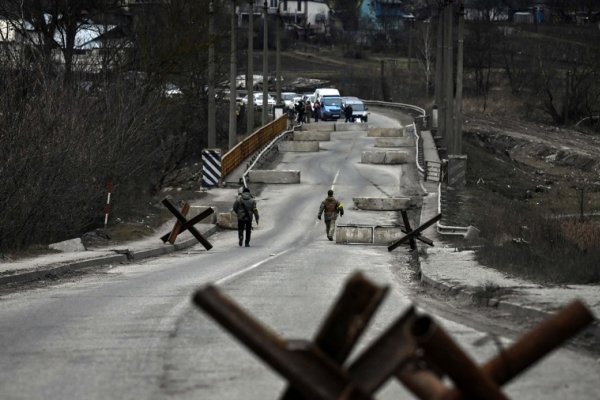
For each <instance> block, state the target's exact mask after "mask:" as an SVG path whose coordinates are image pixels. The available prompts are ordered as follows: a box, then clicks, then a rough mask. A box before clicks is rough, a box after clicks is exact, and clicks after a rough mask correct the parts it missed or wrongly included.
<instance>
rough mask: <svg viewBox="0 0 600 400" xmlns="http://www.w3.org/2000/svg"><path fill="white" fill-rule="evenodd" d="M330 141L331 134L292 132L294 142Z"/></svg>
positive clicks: (324, 132) (323, 132) (322, 132)
mask: <svg viewBox="0 0 600 400" xmlns="http://www.w3.org/2000/svg"><path fill="white" fill-rule="evenodd" d="M329 140H331V132H326V131H296V132H294V141H298V142H303V141H319V142H327V141H329Z"/></svg>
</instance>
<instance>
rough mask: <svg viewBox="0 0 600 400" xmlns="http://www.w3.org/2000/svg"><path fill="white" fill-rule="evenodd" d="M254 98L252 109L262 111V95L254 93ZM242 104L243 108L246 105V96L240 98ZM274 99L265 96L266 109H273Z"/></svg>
mask: <svg viewBox="0 0 600 400" xmlns="http://www.w3.org/2000/svg"><path fill="white" fill-rule="evenodd" d="M252 96H253V97H254V99H253V102H254V108H257V109H262V107H263V94H262V93H260V92H256V93H253V95H252ZM242 104H244V105H245V106H247V105H248V95H246V96H244V98H242ZM275 104H276V102H275V99H274V98H273V97H271V96H270V95H267V108H273V107H275Z"/></svg>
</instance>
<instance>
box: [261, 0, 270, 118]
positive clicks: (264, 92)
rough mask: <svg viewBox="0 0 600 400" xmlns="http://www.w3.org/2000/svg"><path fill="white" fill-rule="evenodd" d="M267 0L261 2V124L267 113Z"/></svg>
mask: <svg viewBox="0 0 600 400" xmlns="http://www.w3.org/2000/svg"><path fill="white" fill-rule="evenodd" d="M268 17H269V15H268V9H267V0H265V2H264V4H263V57H262V63H263V66H262V67H263V68H262V70H263V72H262V76H263V104H262V124H263V126H265V125H266V124H267V122H268V118H269V117H268V115H269V114H268V113H269V102H268V101H267V100H268V99H269V19H268Z"/></svg>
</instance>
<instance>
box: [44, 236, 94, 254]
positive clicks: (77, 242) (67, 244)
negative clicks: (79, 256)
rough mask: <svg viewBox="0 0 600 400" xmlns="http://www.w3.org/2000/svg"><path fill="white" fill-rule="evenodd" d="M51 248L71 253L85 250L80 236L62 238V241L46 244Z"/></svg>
mask: <svg viewBox="0 0 600 400" xmlns="http://www.w3.org/2000/svg"><path fill="white" fill-rule="evenodd" d="M48 248H50V249H52V250H58V251H62V252H63V253H73V252H77V251H85V246H84V245H83V242H82V241H81V238H75V239H69V240H63V241H62V242H57V243H52V244H49V245H48Z"/></svg>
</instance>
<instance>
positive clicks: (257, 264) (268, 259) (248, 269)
mask: <svg viewBox="0 0 600 400" xmlns="http://www.w3.org/2000/svg"><path fill="white" fill-rule="evenodd" d="M288 251H290V250H289V249H288V250H284V251H282V252H280V253H275V254H272V255H271V256H270V257H269V258H266V259H264V260H262V261H259V262H257V263H255V264H252V265H251V266H249V267H248V268H244V269H243V270H241V271H237V272H234V273H233V274H231V275H227V276H225V277H223V278H221V279H219V280H217V281H215V285H222V284H224V283H227V282H229V281H230V280H232V279H234V278H236V277H238V276H240V275H242V274H245V273H246V272H250V271H252V270H253V269H255V268H258V267H260V266H261V265H263V264H264V263H266V262H267V261H271V260H274V259H275V258H277V257H279V256H281V255H284V254H285V253H287V252H288Z"/></svg>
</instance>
